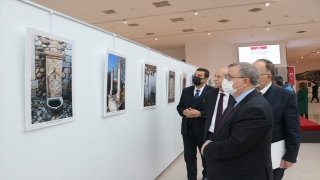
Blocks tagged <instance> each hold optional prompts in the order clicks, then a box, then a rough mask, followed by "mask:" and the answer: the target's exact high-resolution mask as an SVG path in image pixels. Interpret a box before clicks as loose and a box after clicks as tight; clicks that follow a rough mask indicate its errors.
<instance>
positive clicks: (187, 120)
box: [177, 68, 213, 180]
mask: <svg viewBox="0 0 320 180" xmlns="http://www.w3.org/2000/svg"><path fill="white" fill-rule="evenodd" d="M208 78H209V71H208V70H206V69H204V68H198V69H197V70H196V72H195V73H194V77H193V79H192V82H193V84H194V86H190V87H187V88H185V89H183V91H182V94H181V98H180V102H179V104H178V106H177V111H178V113H179V114H180V116H182V123H181V134H182V139H183V147H184V160H185V162H186V166H187V173H188V174H187V177H188V180H196V179H197V147H198V148H199V150H200V148H201V146H202V144H203V131H204V125H205V121H206V113H205V112H204V103H203V102H204V98H205V95H206V93H207V91H209V90H211V89H213V88H212V87H210V86H207V85H206V84H207V80H208ZM201 160H202V166H203V171H202V175H203V180H207V169H206V164H205V160H204V157H203V156H201Z"/></svg>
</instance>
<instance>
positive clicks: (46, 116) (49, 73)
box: [25, 28, 75, 131]
mask: <svg viewBox="0 0 320 180" xmlns="http://www.w3.org/2000/svg"><path fill="white" fill-rule="evenodd" d="M25 53H26V60H25V61H26V62H25V68H26V79H25V81H26V83H25V84H26V91H25V92H26V95H25V98H26V100H25V102H26V105H25V108H26V110H25V112H26V118H25V124H26V131H30V130H35V129H39V128H44V127H49V126H53V125H58V124H63V123H67V122H72V121H75V118H74V111H73V108H74V105H73V104H74V102H73V100H74V99H73V98H72V97H73V96H74V94H73V93H72V92H74V89H73V88H72V87H74V86H73V85H74V81H73V80H74V73H73V66H74V41H73V40H70V39H67V38H63V37H60V36H57V35H53V34H50V33H46V32H43V31H39V30H35V29H31V28H27V38H26V46H25ZM30 100H31V102H30Z"/></svg>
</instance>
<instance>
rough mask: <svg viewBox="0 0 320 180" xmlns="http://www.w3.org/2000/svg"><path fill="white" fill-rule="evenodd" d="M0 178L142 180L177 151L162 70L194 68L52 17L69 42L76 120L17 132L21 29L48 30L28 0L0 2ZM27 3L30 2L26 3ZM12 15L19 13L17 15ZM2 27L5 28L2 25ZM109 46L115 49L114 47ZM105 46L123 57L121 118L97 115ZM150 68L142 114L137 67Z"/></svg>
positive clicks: (21, 114) (44, 14)
mask: <svg viewBox="0 0 320 180" xmlns="http://www.w3.org/2000/svg"><path fill="white" fill-rule="evenodd" d="M0 3H1V4H0V39H1V40H0V52H1V53H0V63H1V64H0V87H1V88H0V98H1V101H0V111H1V112H0V179H1V180H25V179H32V180H44V179H45V180H48V179H52V180H57V179H59V180H63V179H65V180H70V179H77V180H88V179H90V180H91V179H92V180H94V179H104V180H109V179H110V180H117V179H119V180H120V179H121V180H127V179H130V180H134V179H137V180H138V179H139V180H144V179H145V180H150V179H154V178H156V177H157V176H158V175H159V174H160V173H161V172H162V171H163V170H164V169H165V168H166V167H167V166H168V165H169V164H170V163H171V162H172V161H173V160H174V159H175V158H176V157H177V156H178V155H179V154H180V153H181V152H182V151H183V144H182V138H181V135H180V124H181V118H180V117H179V115H178V113H177V111H176V105H172V106H167V104H166V79H165V77H166V76H165V72H166V70H167V69H168V68H170V69H174V70H176V79H177V81H176V84H175V85H176V87H177V88H176V90H175V93H176V97H175V102H176V103H175V104H177V103H178V100H179V98H180V92H181V90H180V74H181V72H182V71H183V72H186V73H189V74H191V73H194V70H195V67H193V66H190V65H187V64H185V63H181V62H178V61H175V60H172V59H170V58H168V57H166V56H163V55H161V54H159V53H157V52H154V51H150V59H148V51H147V48H145V47H141V46H138V45H136V44H134V43H131V42H128V41H126V40H123V39H120V38H116V40H115V44H114V43H113V42H114V41H113V36H112V35H109V34H107V33H105V32H102V31H99V30H97V29H93V28H91V27H88V26H85V25H83V24H81V23H78V22H75V21H71V20H69V19H66V18H64V17H61V16H58V15H55V14H54V15H53V21H52V32H53V34H56V35H59V36H63V37H66V38H69V39H72V40H75V59H74V62H75V67H74V69H73V73H74V75H75V82H76V85H75V87H73V92H75V100H76V108H75V109H74V114H75V116H76V121H75V122H72V123H67V124H63V125H58V126H53V127H48V128H44V129H39V130H34V131H29V132H25V131H24V129H25V128H24V118H25V111H24V104H25V103H30V102H25V101H24V91H25V90H24V86H25V81H24V73H25V70H24V65H25V64H24V59H25V39H26V28H27V27H31V28H34V29H38V30H41V31H45V32H50V31H51V28H50V27H51V23H50V13H49V12H48V11H45V10H43V9H41V8H38V7H34V6H31V5H29V4H28V3H24V2H21V1H16V0H5V1H2V0H0ZM32 4H33V3H32ZM17 12H19V13H17ZM4 25H5V26H4ZM114 47H115V49H114ZM106 49H110V50H114V51H116V52H119V53H122V54H125V55H127V72H126V74H127V76H126V78H127V81H126V82H127V84H126V88H127V91H126V113H125V114H121V115H117V116H112V117H107V118H103V117H102V115H103V82H104V79H103V78H104V77H103V76H104V60H105V52H106ZM143 61H150V62H153V63H157V64H158V79H157V108H156V109H153V110H145V111H142V110H141V107H142V102H141V89H142V88H141V83H142V78H141V76H142V62H143Z"/></svg>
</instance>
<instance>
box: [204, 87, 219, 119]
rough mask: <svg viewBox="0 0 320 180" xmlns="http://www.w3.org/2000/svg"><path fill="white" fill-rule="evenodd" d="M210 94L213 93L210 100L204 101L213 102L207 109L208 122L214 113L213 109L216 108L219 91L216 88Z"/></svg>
mask: <svg viewBox="0 0 320 180" xmlns="http://www.w3.org/2000/svg"><path fill="white" fill-rule="evenodd" d="M212 92H213V93H212V96H211V98H210V99H206V101H208V102H214V103H213V105H212V106H209V107H210V109H208V116H207V117H209V120H210V122H211V121H212V116H213V113H214V109H215V108H216V101H217V97H218V93H219V89H218V88H217V89H214V90H213V91H212ZM210 124H211V123H210Z"/></svg>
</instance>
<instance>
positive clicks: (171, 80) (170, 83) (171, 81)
mask: <svg viewBox="0 0 320 180" xmlns="http://www.w3.org/2000/svg"><path fill="white" fill-rule="evenodd" d="M175 74H176V73H175V71H173V70H169V71H168V77H167V87H168V97H167V99H168V101H167V102H168V105H170V104H174V98H175V82H176V79H175V78H176V77H175Z"/></svg>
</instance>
